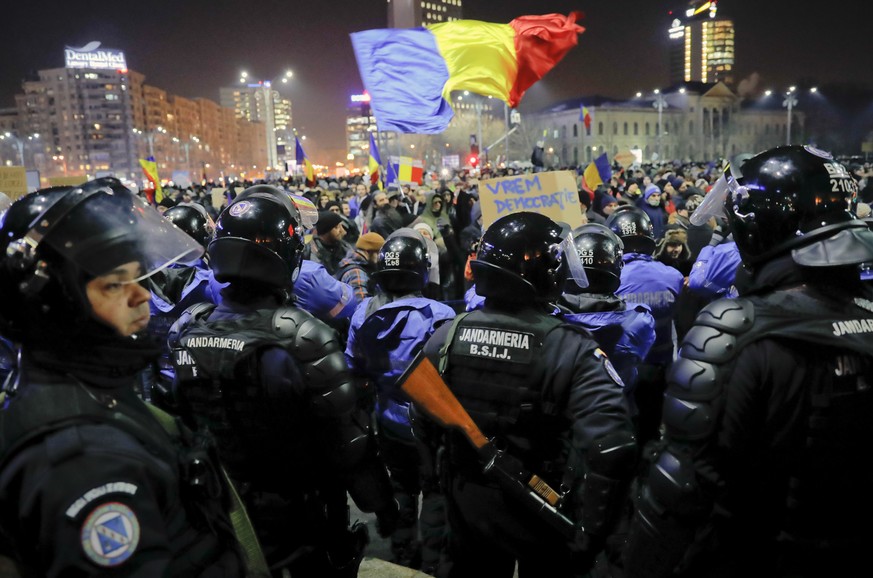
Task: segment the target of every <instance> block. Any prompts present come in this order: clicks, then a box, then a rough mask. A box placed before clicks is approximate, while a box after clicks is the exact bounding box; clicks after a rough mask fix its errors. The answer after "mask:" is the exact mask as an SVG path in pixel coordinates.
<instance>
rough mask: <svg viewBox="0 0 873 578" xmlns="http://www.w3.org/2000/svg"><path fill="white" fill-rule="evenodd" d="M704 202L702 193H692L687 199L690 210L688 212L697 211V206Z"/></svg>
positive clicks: (686, 202) (687, 207)
mask: <svg viewBox="0 0 873 578" xmlns="http://www.w3.org/2000/svg"><path fill="white" fill-rule="evenodd" d="M702 202H703V197H702V196H701V195H691V196H690V197H688V199H686V200H685V208H686V209H687V210H688V214H689V215H690V214H691V213H693V212H694V211H696V210H697V207H699V206H700V203H702Z"/></svg>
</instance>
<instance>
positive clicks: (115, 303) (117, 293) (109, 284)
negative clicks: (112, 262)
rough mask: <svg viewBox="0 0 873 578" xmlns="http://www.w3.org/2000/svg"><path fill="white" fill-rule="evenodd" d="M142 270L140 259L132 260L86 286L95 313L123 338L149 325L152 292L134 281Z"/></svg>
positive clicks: (97, 317)
mask: <svg viewBox="0 0 873 578" xmlns="http://www.w3.org/2000/svg"><path fill="white" fill-rule="evenodd" d="M141 270H142V269H141V267H140V264H139V263H138V262H137V261H131V262H129V263H125V264H123V265H119V266H118V267H116V268H115V269H113V270H112V271H110V272H109V273H106V274H105V275H101V276H99V277H96V278H94V279H92V280H91V281H89V282H88V283H87V284H86V285H85V294H86V295H87V296H88V302H89V303H90V304H91V314H92V315H93V316H94V318H95V319H97V320H98V321H100V322H101V323H103V324H104V325H108V326H109V327H111V328H112V329H114V330H115V331H117V332H118V333H119V335H121V336H122V337H130V336H131V335H133V334H134V333H136V332H137V331H142V330H143V329H145V328H146V326H147V325H148V324H149V298H150V297H151V293H149V290H148V289H146V288H145V287H143V286H142V285H140V284H139V283H132V281H133V279H136V278H137V277H139V275H140V274H141Z"/></svg>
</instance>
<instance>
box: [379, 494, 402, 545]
mask: <svg viewBox="0 0 873 578" xmlns="http://www.w3.org/2000/svg"><path fill="white" fill-rule="evenodd" d="M399 519H400V504H398V503H397V500H391V505H390V506H389V507H388V508H386V509H384V510H380V511H378V512H376V531H377V532H379V535H380V536H382V537H383V538H387V537H388V536H390V535H391V534H393V533H394V530H396V529H397V521H398V520H399Z"/></svg>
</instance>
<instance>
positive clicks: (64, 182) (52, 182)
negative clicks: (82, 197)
mask: <svg viewBox="0 0 873 578" xmlns="http://www.w3.org/2000/svg"><path fill="white" fill-rule="evenodd" d="M87 181H88V177H86V176H79V177H49V180H48V182H49V186H50V187H76V186H78V185H81V184H82V183H84V182H87Z"/></svg>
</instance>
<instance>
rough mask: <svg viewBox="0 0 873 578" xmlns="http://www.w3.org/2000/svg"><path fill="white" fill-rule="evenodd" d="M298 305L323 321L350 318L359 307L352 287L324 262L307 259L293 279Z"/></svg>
mask: <svg viewBox="0 0 873 578" xmlns="http://www.w3.org/2000/svg"><path fill="white" fill-rule="evenodd" d="M294 296H295V297H296V298H297V305H298V306H299V307H300V308H301V309H304V310H306V311H308V312H309V313H312V315H314V316H315V317H317V318H319V319H321V320H322V321H325V322H329V321H331V320H333V319H348V318H350V317H351V316H352V314H353V313H354V312H355V308H356V307H357V306H358V303H359V301H358V298H357V297H356V296H355V292H354V290H353V289H352V286H351V285H349V284H348V283H342V282H340V281H339V280H337V279H336V278H335V277H333V276H332V275H331V274H330V273H328V272H327V269H325V268H324V265H321V264H320V263H315V262H313V261H309V260H304V261H303V266H302V267H301V268H300V274H299V275H298V276H297V280H296V281H295V282H294Z"/></svg>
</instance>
